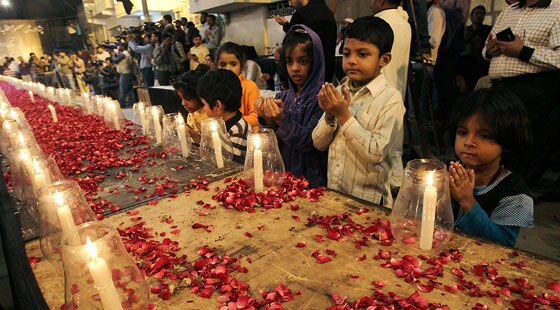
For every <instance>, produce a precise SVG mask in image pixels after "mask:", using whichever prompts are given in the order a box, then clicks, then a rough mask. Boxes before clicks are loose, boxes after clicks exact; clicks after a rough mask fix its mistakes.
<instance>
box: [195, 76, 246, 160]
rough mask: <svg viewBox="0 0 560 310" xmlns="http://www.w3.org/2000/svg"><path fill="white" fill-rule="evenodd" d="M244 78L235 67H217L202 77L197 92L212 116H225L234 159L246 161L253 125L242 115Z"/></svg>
mask: <svg viewBox="0 0 560 310" xmlns="http://www.w3.org/2000/svg"><path fill="white" fill-rule="evenodd" d="M242 93H243V91H242V89H241V82H240V80H239V78H238V77H237V76H236V74H235V73H233V72H232V71H231V70H224V69H217V70H214V71H210V72H208V73H207V74H205V75H203V76H202V77H201V78H200V80H199V81H198V85H197V94H198V96H199V97H200V99H201V101H202V103H203V104H204V110H205V111H206V115H208V117H221V118H222V119H223V120H224V121H225V123H226V131H227V133H228V135H229V138H230V140H231V144H232V146H233V161H235V162H236V163H239V164H243V163H244V162H245V153H246V152H247V135H248V134H249V132H251V126H250V125H249V123H247V121H246V120H245V119H244V118H243V115H241V112H239V109H240V108H241V96H242Z"/></svg>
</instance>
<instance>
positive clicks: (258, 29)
mask: <svg viewBox="0 0 560 310" xmlns="http://www.w3.org/2000/svg"><path fill="white" fill-rule="evenodd" d="M228 15H229V22H228V18H226V30H225V35H224V38H223V40H222V42H227V41H233V42H235V43H237V44H240V45H249V46H254V47H255V49H256V50H257V53H258V54H259V55H262V54H264V53H265V46H268V38H267V29H266V18H267V8H266V6H265V5H257V6H254V7H250V8H247V9H241V10H237V11H233V12H231V13H229V14H228Z"/></svg>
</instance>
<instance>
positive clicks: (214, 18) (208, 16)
mask: <svg viewBox="0 0 560 310" xmlns="http://www.w3.org/2000/svg"><path fill="white" fill-rule="evenodd" d="M206 18H211V19H213V20H216V15H212V14H210V15H207V16H206Z"/></svg>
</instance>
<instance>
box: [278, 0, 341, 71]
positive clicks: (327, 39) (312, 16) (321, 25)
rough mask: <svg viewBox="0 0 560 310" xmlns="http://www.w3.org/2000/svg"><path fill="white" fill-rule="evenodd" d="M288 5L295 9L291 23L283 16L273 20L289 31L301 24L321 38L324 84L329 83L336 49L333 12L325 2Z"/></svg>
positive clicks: (310, 0) (297, 1)
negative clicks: (323, 59)
mask: <svg viewBox="0 0 560 310" xmlns="http://www.w3.org/2000/svg"><path fill="white" fill-rule="evenodd" d="M289 2H290V5H291V6H293V7H295V8H296V11H295V13H294V15H293V16H292V19H291V21H288V19H286V17H284V16H278V15H274V16H273V17H274V19H275V20H276V22H277V23H278V24H280V25H282V28H283V29H284V32H286V33H287V32H288V31H290V28H291V27H292V26H293V25H297V24H302V25H306V26H307V27H309V28H311V30H313V31H315V32H316V33H317V35H319V37H320V38H321V44H322V45H323V52H324V54H325V78H324V80H325V82H331V81H332V79H333V75H334V64H335V49H336V35H337V28H336V21H335V19H334V14H333V12H332V11H331V10H330V9H329V7H328V6H327V4H326V3H325V0H290V1H289Z"/></svg>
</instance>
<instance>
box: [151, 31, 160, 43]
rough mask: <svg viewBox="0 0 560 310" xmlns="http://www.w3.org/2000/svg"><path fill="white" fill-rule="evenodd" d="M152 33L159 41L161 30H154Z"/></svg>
mask: <svg viewBox="0 0 560 310" xmlns="http://www.w3.org/2000/svg"><path fill="white" fill-rule="evenodd" d="M152 35H154V36H156V38H158V40H159V41H161V32H159V31H154V32H152Z"/></svg>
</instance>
